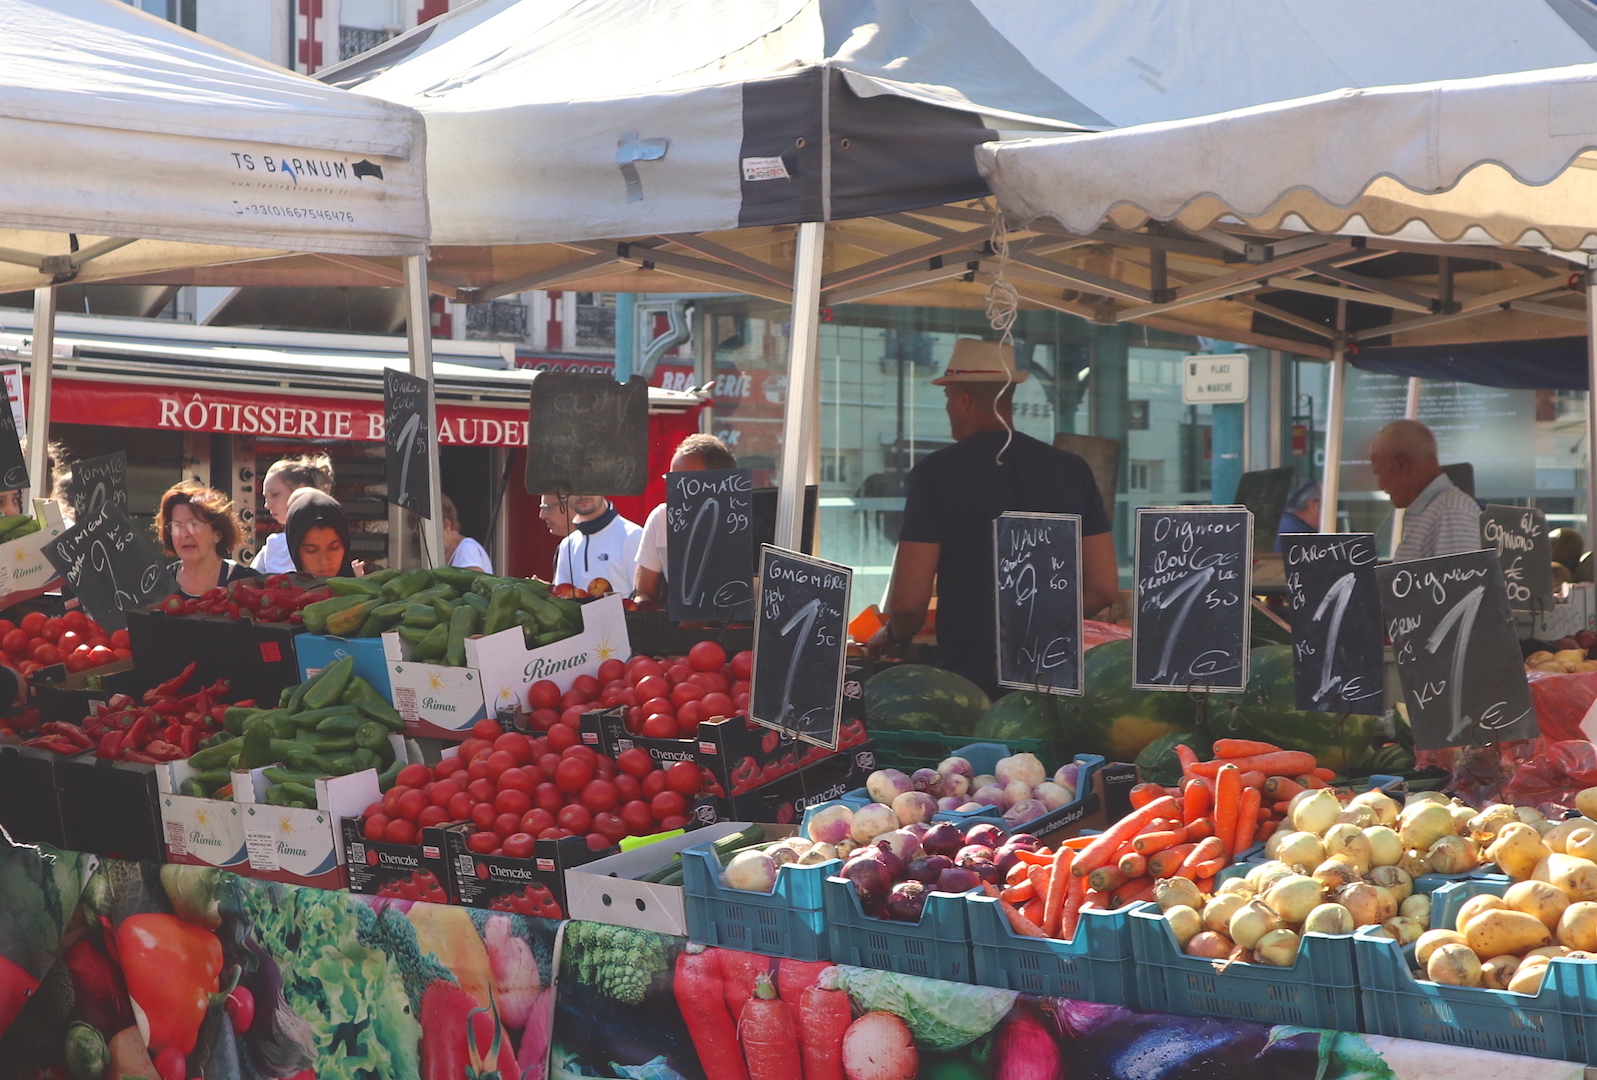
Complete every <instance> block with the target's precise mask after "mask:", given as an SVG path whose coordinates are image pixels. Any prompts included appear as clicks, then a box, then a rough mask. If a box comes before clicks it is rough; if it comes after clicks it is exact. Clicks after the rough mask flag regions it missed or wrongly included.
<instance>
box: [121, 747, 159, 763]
mask: <svg viewBox="0 0 1597 1080" xmlns="http://www.w3.org/2000/svg"><path fill="white" fill-rule="evenodd" d="M122 760H123V761H136V762H138V763H139V764H140V765H161V764H163V762H162V760H161V759H160V758H158V757H151V756H150V755H149V754H146V753H144V752H143V751H140V750H128V751H125V752H124V753H123V754H122Z"/></svg>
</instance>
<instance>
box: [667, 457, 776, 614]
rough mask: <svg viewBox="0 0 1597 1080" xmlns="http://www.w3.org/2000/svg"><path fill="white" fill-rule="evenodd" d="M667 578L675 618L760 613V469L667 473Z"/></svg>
mask: <svg viewBox="0 0 1597 1080" xmlns="http://www.w3.org/2000/svg"><path fill="white" fill-rule="evenodd" d="M665 526H666V531H665V550H666V560H665V561H666V581H667V583H668V584H669V586H670V598H671V602H670V614H671V621H672V622H719V623H729V622H745V623H746V622H748V621H749V620H750V619H752V618H753V617H754V473H753V472H752V471H751V470H749V469H704V470H701V471H699V472H674V473H667V474H666V477H665Z"/></svg>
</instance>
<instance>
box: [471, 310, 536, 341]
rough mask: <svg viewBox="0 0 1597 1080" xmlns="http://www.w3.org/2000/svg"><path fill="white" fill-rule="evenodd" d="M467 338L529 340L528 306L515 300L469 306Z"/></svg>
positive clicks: (476, 339)
mask: <svg viewBox="0 0 1597 1080" xmlns="http://www.w3.org/2000/svg"><path fill="white" fill-rule="evenodd" d="M466 337H468V338H470V339H471V340H473V341H525V340H527V305H526V304H519V303H517V302H515V301H514V300H490V301H489V302H488V303H486V304H470V305H467V307H466Z"/></svg>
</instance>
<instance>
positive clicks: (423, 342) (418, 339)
mask: <svg viewBox="0 0 1597 1080" xmlns="http://www.w3.org/2000/svg"><path fill="white" fill-rule="evenodd" d="M405 338H406V340H407V342H408V343H409V346H410V348H409V353H410V373H411V374H412V375H414V376H416V377H417V378H418V379H425V380H427V414H426V415H427V431H428V432H429V433H430V434H431V436H432V438H430V439H428V440H427V489H428V490H427V498H428V500H429V501H430V502H431V503H432V508H433V516H432V518H431V520H423V521H422V523H421V524H422V528H421V535H422V542H423V543H424V544H425V545H426V554H427V563H428V565H430V566H442V565H444V563H445V562H446V561H447V560H446V559H445V558H444V500H443V488H442V486H441V484H440V483H439V480H440V477H439V472H438V406H437V402H436V401H435V400H434V397H433V325H432V309H431V306H430V304H429V296H428V293H427V256H425V255H407V256H405Z"/></svg>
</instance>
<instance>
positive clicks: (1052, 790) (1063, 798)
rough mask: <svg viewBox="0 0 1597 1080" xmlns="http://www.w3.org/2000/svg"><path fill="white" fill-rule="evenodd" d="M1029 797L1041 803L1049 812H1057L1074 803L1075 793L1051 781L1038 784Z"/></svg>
mask: <svg viewBox="0 0 1597 1080" xmlns="http://www.w3.org/2000/svg"><path fill="white" fill-rule="evenodd" d="M1031 797H1032V798H1034V799H1036V800H1037V801H1038V802H1040V803H1042V804H1043V805H1044V806H1046V807H1047V808H1048V809H1050V810H1058V809H1059V808H1060V807H1062V806H1069V805H1070V804H1071V803H1073V802H1075V801H1076V793H1075V792H1074V791H1071V790H1070V789H1069V788H1067V787H1065V786H1064V785H1062V784H1056V783H1054V782H1053V781H1052V780H1047V781H1044V782H1043V783H1041V784H1038V785H1037V787H1036V790H1034V791H1033V792H1032V793H1031Z"/></svg>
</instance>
